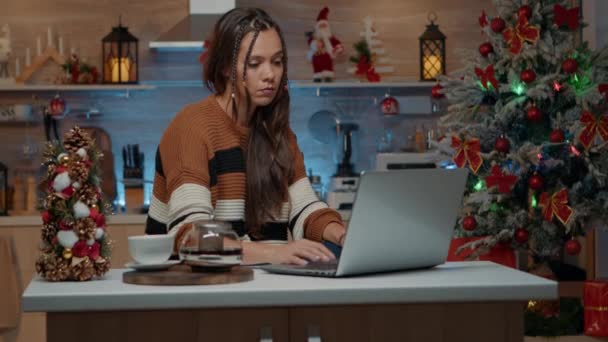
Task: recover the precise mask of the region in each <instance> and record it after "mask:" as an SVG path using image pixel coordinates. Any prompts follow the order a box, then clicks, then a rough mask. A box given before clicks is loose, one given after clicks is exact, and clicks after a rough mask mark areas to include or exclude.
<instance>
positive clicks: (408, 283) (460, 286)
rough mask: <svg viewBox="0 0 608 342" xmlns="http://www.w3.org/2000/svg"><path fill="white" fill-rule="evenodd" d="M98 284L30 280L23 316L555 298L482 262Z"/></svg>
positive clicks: (117, 275) (532, 280)
mask: <svg viewBox="0 0 608 342" xmlns="http://www.w3.org/2000/svg"><path fill="white" fill-rule="evenodd" d="M124 271H128V269H112V270H111V271H110V272H109V276H107V277H106V278H105V279H103V280H98V281H90V282H84V283H78V282H68V283H52V282H47V281H44V280H41V279H40V278H35V279H33V280H32V282H31V283H30V285H29V286H28V288H27V289H26V290H25V293H24V294H23V310H24V311H26V312H27V311H46V312H54V311H57V312H61V311H80V310H82V309H83V308H87V310H91V311H102V310H128V309H134V310H141V309H146V310H148V309H169V308H182V309H183V308H223V307H259V306H293V305H332V304H369V303H433V302H462V301H470V302H479V301H501V300H528V299H531V298H533V299H553V298H557V283H556V282H554V281H550V280H546V279H543V278H540V277H536V276H533V275H531V274H529V273H524V272H520V271H517V270H515V269H511V268H507V267H503V266H500V265H498V264H495V263H491V262H487V261H479V262H454V263H446V264H444V265H441V266H438V267H435V268H433V269H430V270H417V271H410V272H398V273H385V274H377V275H368V276H358V277H348V278H338V279H331V278H316V277H296V276H285V275H276V274H269V273H267V272H265V271H261V270H255V276H254V281H251V282H244V283H238V284H231V285H215V286H141V285H131V284H125V283H123V282H122V273H123V272H124Z"/></svg>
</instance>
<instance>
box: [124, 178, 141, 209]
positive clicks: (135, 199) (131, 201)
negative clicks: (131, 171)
mask: <svg viewBox="0 0 608 342" xmlns="http://www.w3.org/2000/svg"><path fill="white" fill-rule="evenodd" d="M143 205H144V186H143V183H142V184H141V185H130V186H127V185H125V206H126V207H127V212H128V213H130V214H141V208H142V207H143Z"/></svg>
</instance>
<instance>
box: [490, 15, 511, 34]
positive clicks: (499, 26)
mask: <svg viewBox="0 0 608 342" xmlns="http://www.w3.org/2000/svg"><path fill="white" fill-rule="evenodd" d="M506 26H507V24H506V23H505V21H504V19H502V18H500V17H496V18H494V19H492V21H490V28H491V29H492V31H493V32H494V33H501V32H502V31H503V30H504V29H505V27H506Z"/></svg>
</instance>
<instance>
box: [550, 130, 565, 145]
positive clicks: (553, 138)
mask: <svg viewBox="0 0 608 342" xmlns="http://www.w3.org/2000/svg"><path fill="white" fill-rule="evenodd" d="M564 140H566V136H565V135H564V131H562V130H561V129H559V128H556V129H554V130H552V131H551V133H549V141H550V142H552V143H554V144H559V143H562V142H564Z"/></svg>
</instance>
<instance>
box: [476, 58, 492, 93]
mask: <svg viewBox="0 0 608 342" xmlns="http://www.w3.org/2000/svg"><path fill="white" fill-rule="evenodd" d="M475 74H476V75H477V77H479V79H480V80H481V84H482V85H483V87H484V88H486V90H487V89H488V81H489V82H490V83H491V84H492V86H493V87H494V89H496V91H498V80H497V79H496V78H495V77H494V65H492V64H490V65H488V66H487V67H486V70H485V71H484V70H482V69H480V68H477V67H475Z"/></svg>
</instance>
